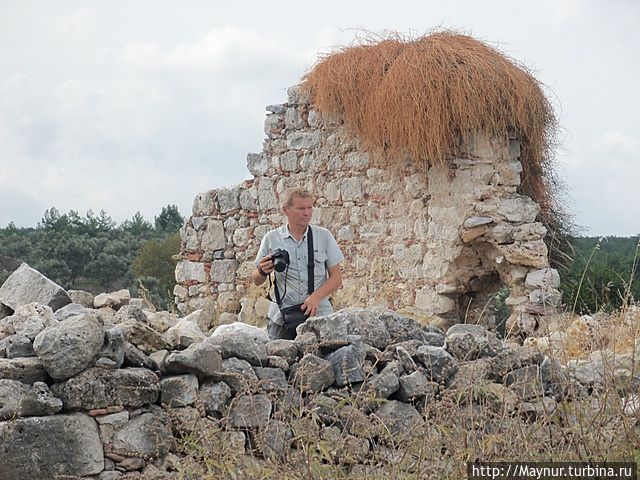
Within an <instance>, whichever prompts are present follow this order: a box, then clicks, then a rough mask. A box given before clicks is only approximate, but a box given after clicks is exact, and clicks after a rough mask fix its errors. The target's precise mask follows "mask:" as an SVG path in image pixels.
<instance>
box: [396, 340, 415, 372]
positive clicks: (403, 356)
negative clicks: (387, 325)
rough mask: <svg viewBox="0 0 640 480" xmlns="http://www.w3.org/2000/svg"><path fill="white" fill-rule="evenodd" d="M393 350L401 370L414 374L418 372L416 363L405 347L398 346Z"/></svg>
mask: <svg viewBox="0 0 640 480" xmlns="http://www.w3.org/2000/svg"><path fill="white" fill-rule="evenodd" d="M395 350H396V356H397V357H398V360H399V361H400V365H402V369H403V370H404V371H405V372H415V371H416V370H418V366H417V365H416V362H415V361H414V360H413V357H412V356H411V354H410V353H409V351H408V350H407V349H406V348H405V347H403V346H401V345H398V346H396V347H395Z"/></svg>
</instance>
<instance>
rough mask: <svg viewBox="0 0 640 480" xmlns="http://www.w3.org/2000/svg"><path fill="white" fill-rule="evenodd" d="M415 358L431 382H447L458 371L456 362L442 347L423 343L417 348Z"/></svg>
mask: <svg viewBox="0 0 640 480" xmlns="http://www.w3.org/2000/svg"><path fill="white" fill-rule="evenodd" d="M417 358H418V361H419V362H420V363H422V365H424V366H425V375H426V376H427V379H428V380H430V381H432V382H442V381H444V382H448V381H449V380H451V378H453V376H454V375H455V374H456V372H457V371H458V362H457V361H456V360H455V359H454V358H453V357H452V356H451V355H450V354H449V352H447V351H446V350H445V349H444V348H442V347H432V346H430V345H423V346H421V347H419V348H418V353H417Z"/></svg>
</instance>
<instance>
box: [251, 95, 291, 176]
mask: <svg viewBox="0 0 640 480" xmlns="http://www.w3.org/2000/svg"><path fill="white" fill-rule="evenodd" d="M283 108H284V107H283ZM273 113H280V112H273ZM247 169H248V170H249V172H250V173H251V175H253V176H254V177H260V176H262V175H264V174H265V173H267V170H269V160H268V158H267V157H266V156H265V155H262V154H260V153H249V154H248V155H247Z"/></svg>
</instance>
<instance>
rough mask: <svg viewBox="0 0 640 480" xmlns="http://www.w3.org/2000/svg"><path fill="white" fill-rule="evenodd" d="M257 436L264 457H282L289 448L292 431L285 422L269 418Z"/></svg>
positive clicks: (273, 458) (274, 458)
mask: <svg viewBox="0 0 640 480" xmlns="http://www.w3.org/2000/svg"><path fill="white" fill-rule="evenodd" d="M259 438H260V451H261V452H262V455H263V456H264V458H267V459H272V460H277V459H283V458H285V457H286V455H287V453H288V451H289V449H290V448H291V442H292V440H293V431H292V430H291V427H290V426H289V425H288V424H287V423H285V422H282V421H280V420H271V421H269V422H268V423H267V424H266V425H265V426H264V427H263V428H262V429H261V430H260V436H259Z"/></svg>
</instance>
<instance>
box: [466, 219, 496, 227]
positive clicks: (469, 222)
mask: <svg viewBox="0 0 640 480" xmlns="http://www.w3.org/2000/svg"><path fill="white" fill-rule="evenodd" d="M493 221H494V220H493V218H492V217H469V218H467V219H466V220H465V221H464V222H463V224H462V226H463V227H464V228H475V227H479V226H481V225H487V224H489V223H491V222H493Z"/></svg>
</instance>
